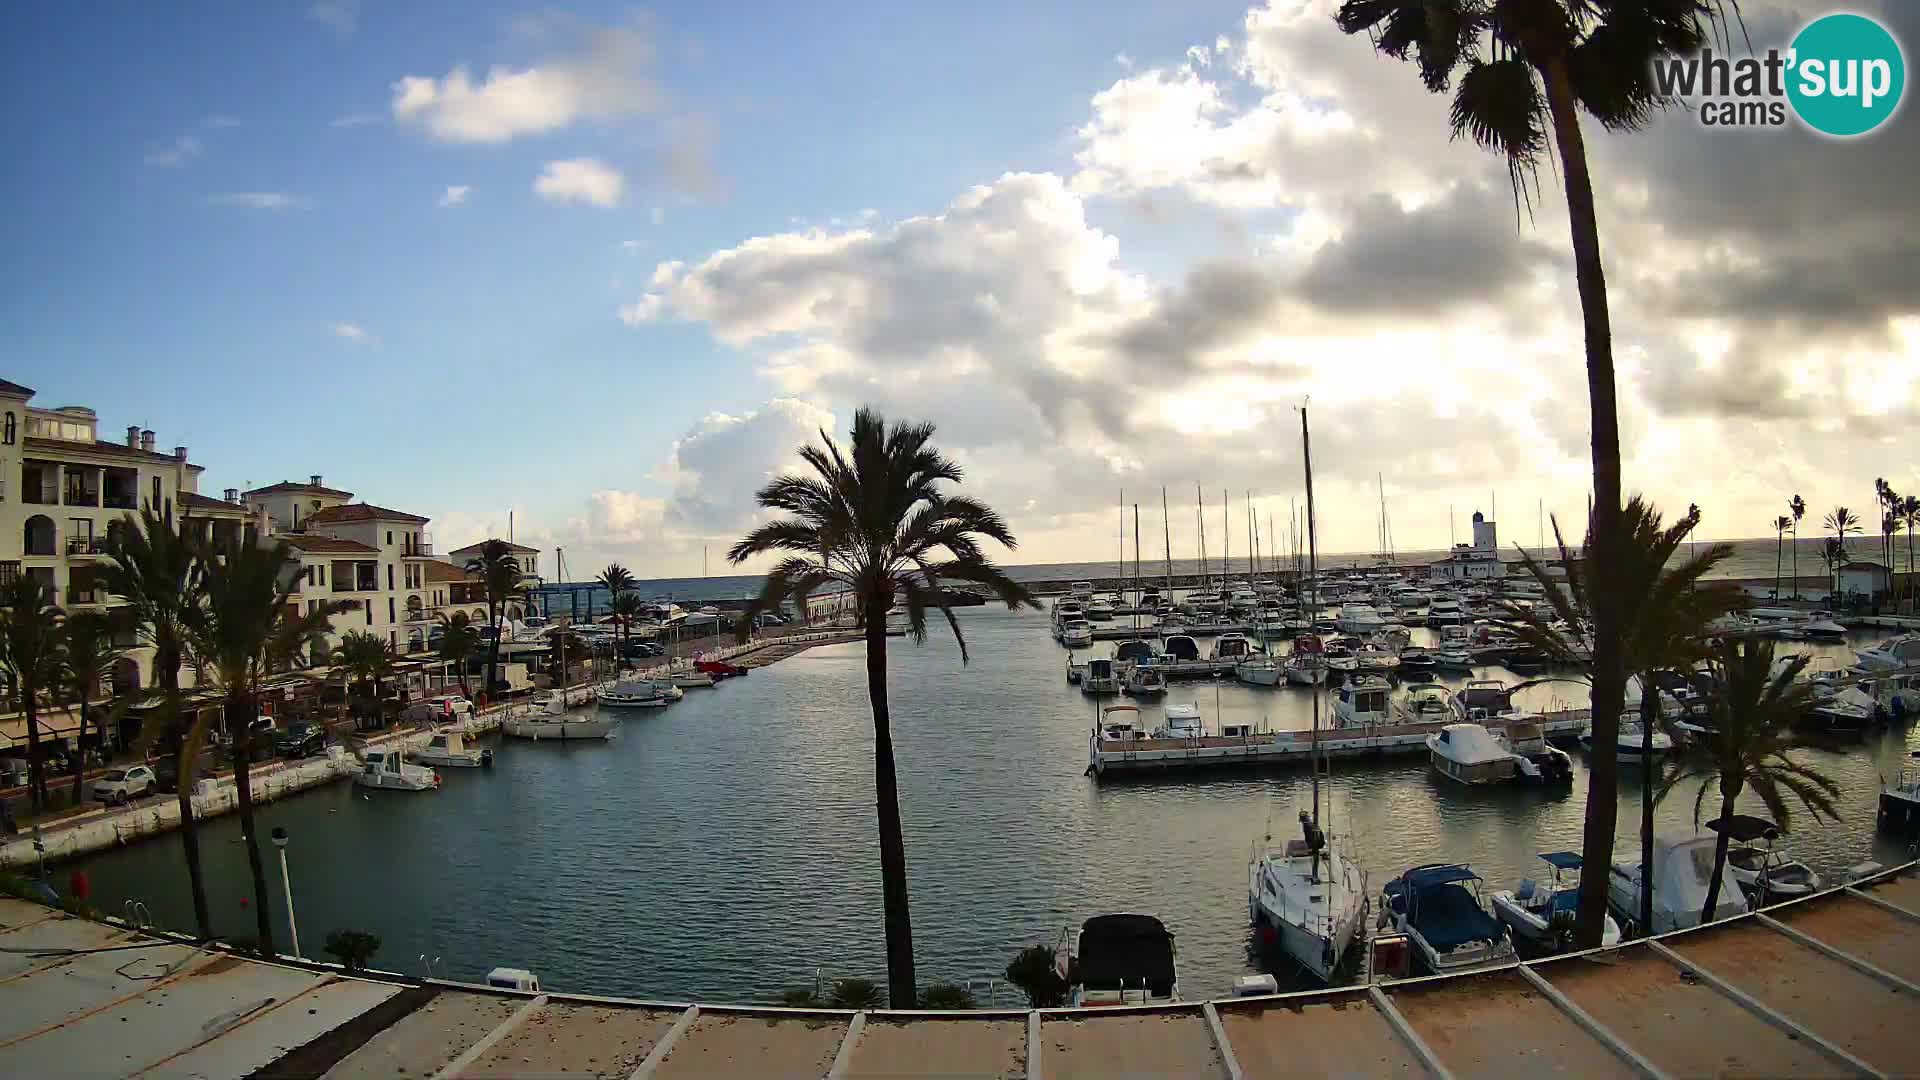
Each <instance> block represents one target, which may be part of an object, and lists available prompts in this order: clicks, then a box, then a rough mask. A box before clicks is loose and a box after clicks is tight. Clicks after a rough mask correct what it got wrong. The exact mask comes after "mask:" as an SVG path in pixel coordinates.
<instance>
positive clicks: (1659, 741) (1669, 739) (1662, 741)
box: [1580, 712, 1673, 761]
mask: <svg viewBox="0 0 1920 1080" xmlns="http://www.w3.org/2000/svg"><path fill="white" fill-rule="evenodd" d="M1642 730H1643V729H1642V727H1641V725H1640V719H1639V714H1638V713H1637V712H1634V713H1627V712H1622V713H1621V714H1620V736H1619V738H1618V739H1616V740H1615V741H1614V754H1615V755H1616V756H1617V757H1619V759H1620V760H1622V761H1639V760H1641V759H1642V758H1644V757H1646V751H1647V749H1648V744H1647V741H1646V739H1644V738H1643V737H1642V734H1641V732H1642ZM1580 745H1581V746H1584V747H1586V748H1587V749H1589V750H1591V749H1593V724H1591V723H1589V724H1587V729H1586V730H1585V731H1583V732H1581V733H1580ZM1672 749H1673V736H1671V735H1669V734H1667V733H1666V732H1664V731H1661V730H1660V729H1659V728H1655V729H1654V730H1653V742H1652V750H1653V756H1654V757H1659V756H1661V755H1662V754H1665V753H1667V752H1669V751H1671V750H1672Z"/></svg>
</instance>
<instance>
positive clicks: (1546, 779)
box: [1493, 715, 1573, 787]
mask: <svg viewBox="0 0 1920 1080" xmlns="http://www.w3.org/2000/svg"><path fill="white" fill-rule="evenodd" d="M1493 737H1494V739H1495V740H1497V741H1498V742H1499V743H1500V745H1501V746H1502V747H1504V748H1505V749H1506V751H1507V753H1509V754H1512V755H1513V758H1514V762H1513V763H1514V765H1515V766H1516V767H1517V768H1518V769H1519V770H1520V779H1522V780H1525V781H1527V782H1528V783H1532V784H1546V785H1552V786H1554V787H1565V786H1567V785H1570V784H1572V783H1573V755H1572V754H1569V753H1567V752H1566V751H1565V750H1562V749H1560V748H1559V747H1557V746H1555V745H1553V744H1552V743H1550V742H1548V741H1547V731H1546V728H1545V727H1543V726H1542V725H1541V724H1540V722H1539V721H1538V720H1534V719H1531V718H1527V717H1523V716H1520V715H1514V716H1512V717H1511V718H1510V719H1509V720H1508V721H1507V726H1506V729H1505V730H1504V731H1499V732H1495V733H1494V736H1493Z"/></svg>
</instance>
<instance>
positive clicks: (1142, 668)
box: [1120, 663, 1167, 698]
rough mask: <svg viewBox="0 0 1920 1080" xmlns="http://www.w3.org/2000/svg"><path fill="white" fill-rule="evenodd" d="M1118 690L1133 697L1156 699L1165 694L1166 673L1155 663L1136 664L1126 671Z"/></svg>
mask: <svg viewBox="0 0 1920 1080" xmlns="http://www.w3.org/2000/svg"><path fill="white" fill-rule="evenodd" d="M1120 688H1121V690H1122V691H1124V692H1125V693H1127V694H1129V695H1131V696H1133V697H1138V698H1145V697H1158V696H1160V695H1161V694H1164V693H1166V692H1167V673H1166V672H1164V671H1162V670H1160V665H1159V664H1157V663H1154V664H1136V665H1134V666H1133V667H1132V668H1130V669H1129V670H1128V671H1127V674H1126V678H1125V679H1124V680H1122V682H1121V686H1120Z"/></svg>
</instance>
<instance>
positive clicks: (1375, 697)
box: [1333, 675, 1393, 728]
mask: <svg viewBox="0 0 1920 1080" xmlns="http://www.w3.org/2000/svg"><path fill="white" fill-rule="evenodd" d="M1389 693H1390V691H1389V690H1388V688H1387V680H1385V679H1383V678H1381V677H1380V676H1378V675H1356V676H1353V677H1352V678H1349V679H1348V680H1347V681H1346V682H1344V683H1342V684H1341V685H1340V689H1339V690H1337V691H1335V692H1334V697H1333V722H1334V726H1335V727H1343V728H1353V727H1376V726H1378V725H1381V724H1390V723H1392V722H1393V711H1392V708H1391V707H1390V706H1389V705H1388V704H1387V696H1388V694H1389Z"/></svg>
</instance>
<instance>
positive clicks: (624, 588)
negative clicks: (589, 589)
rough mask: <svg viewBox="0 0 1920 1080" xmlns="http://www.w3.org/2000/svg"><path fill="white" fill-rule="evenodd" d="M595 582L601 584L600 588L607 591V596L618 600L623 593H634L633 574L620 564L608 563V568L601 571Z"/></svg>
mask: <svg viewBox="0 0 1920 1080" xmlns="http://www.w3.org/2000/svg"><path fill="white" fill-rule="evenodd" d="M593 580H594V581H596V582H599V584H600V587H601V588H603V589H605V590H607V595H608V596H610V597H612V598H614V599H616V600H617V599H619V597H620V594H621V593H624V592H632V591H633V586H634V577H633V572H632V571H630V570H628V569H627V568H626V567H624V566H621V565H620V564H619V563H608V564H607V568H606V569H605V570H602V571H600V576H599V577H596V578H594V579H593Z"/></svg>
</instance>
